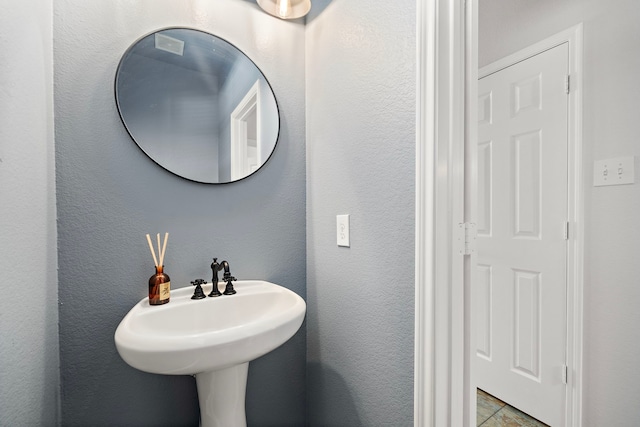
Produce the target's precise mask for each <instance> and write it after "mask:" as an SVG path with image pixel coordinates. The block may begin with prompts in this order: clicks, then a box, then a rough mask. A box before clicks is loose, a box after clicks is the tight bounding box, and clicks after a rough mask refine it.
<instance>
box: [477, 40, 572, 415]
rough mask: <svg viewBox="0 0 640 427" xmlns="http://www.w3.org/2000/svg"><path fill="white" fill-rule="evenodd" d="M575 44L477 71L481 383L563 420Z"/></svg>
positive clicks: (511, 400)
mask: <svg viewBox="0 0 640 427" xmlns="http://www.w3.org/2000/svg"><path fill="white" fill-rule="evenodd" d="M567 70H568V46H567V44H563V45H560V46H557V47H555V48H553V49H550V50H547V51H545V52H543V53H540V54H538V55H536V56H534V57H531V58H529V59H527V60H525V61H522V62H518V63H517V64H514V65H512V66H511V67H508V68H505V69H503V70H501V71H499V72H496V73H494V74H491V75H489V76H487V77H484V78H482V79H480V81H479V91H478V93H479V94H480V95H479V111H478V120H479V124H478V132H479V135H478V136H479V137H478V238H477V242H478V275H477V277H478V280H477V282H478V283H477V285H476V286H475V289H474V304H475V307H474V309H475V314H474V319H475V320H474V321H475V322H476V325H475V333H476V343H477V348H476V355H477V357H476V358H475V359H476V370H475V376H476V379H477V383H478V387H479V388H481V389H483V390H485V391H486V392H488V393H490V394H493V395H495V396H496V397H498V398H500V399H502V400H504V401H506V402H508V403H510V404H511V405H513V406H515V407H517V408H519V409H520V410H522V411H524V412H526V413H528V414H530V415H531V416H533V417H536V418H538V419H540V420H541V421H543V422H545V423H547V424H550V425H552V426H554V427H556V426H562V425H564V405H565V387H566V386H565V385H564V384H563V383H562V375H561V373H562V367H563V365H564V363H565V353H566V324H567V323H566V289H567V286H566V263H567V242H566V240H565V237H564V232H563V231H564V224H565V223H566V221H567V218H568V208H567V207H568V199H567V198H568V181H567V174H568V157H567V152H568V136H567V130H568V114H567V111H568V110H567V106H568V104H567V102H568V97H567V94H566V92H565V85H564V82H565V76H566V75H567V72H568V71H567Z"/></svg>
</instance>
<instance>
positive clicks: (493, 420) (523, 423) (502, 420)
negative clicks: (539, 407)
mask: <svg viewBox="0 0 640 427" xmlns="http://www.w3.org/2000/svg"><path fill="white" fill-rule="evenodd" d="M476 425H478V426H482V427H549V426H548V425H546V424H543V423H541V422H540V421H538V420H536V419H534V418H531V417H530V416H528V415H527V414H525V413H524V412H520V411H518V410H517V409H516V408H513V407H511V406H509V405H507V404H506V403H504V402H503V401H501V400H499V399H497V398H495V397H493V396H491V395H490V394H487V393H485V392H484V391H482V390H480V389H478V409H477V412H476Z"/></svg>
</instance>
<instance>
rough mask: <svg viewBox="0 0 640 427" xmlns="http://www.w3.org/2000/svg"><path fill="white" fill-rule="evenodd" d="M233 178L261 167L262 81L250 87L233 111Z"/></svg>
mask: <svg viewBox="0 0 640 427" xmlns="http://www.w3.org/2000/svg"><path fill="white" fill-rule="evenodd" d="M230 120H231V180H232V181H235V180H238V179H242V178H244V177H245V176H247V175H250V174H252V173H253V172H255V171H256V170H257V169H258V168H259V167H260V164H261V162H260V159H261V155H262V137H261V129H262V127H261V126H262V124H261V120H262V118H261V96H260V81H256V82H255V84H254V85H253V86H252V87H251V89H249V91H248V92H247V94H246V95H245V96H244V97H243V98H242V100H241V101H240V102H239V103H238V105H237V106H236V108H235V109H234V110H233V112H232V113H231V117H230Z"/></svg>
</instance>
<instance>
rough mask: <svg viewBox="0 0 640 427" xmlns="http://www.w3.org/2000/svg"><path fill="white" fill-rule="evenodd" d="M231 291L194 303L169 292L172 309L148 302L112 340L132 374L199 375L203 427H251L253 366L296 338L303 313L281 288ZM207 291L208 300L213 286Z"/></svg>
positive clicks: (240, 284)
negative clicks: (248, 405) (248, 402)
mask: <svg viewBox="0 0 640 427" xmlns="http://www.w3.org/2000/svg"><path fill="white" fill-rule="evenodd" d="M221 287H222V285H221ZM234 287H235V289H236V291H237V294H235V295H223V296H220V297H216V298H206V299H202V300H192V299H191V295H192V294H193V288H189V287H187V288H180V289H177V290H172V291H171V301H170V302H169V304H165V305H159V306H151V305H149V299H148V298H144V299H142V300H141V301H140V302H139V303H138V304H136V305H135V306H134V307H133V308H132V309H131V310H130V311H129V313H127V315H126V316H125V317H124V319H122V322H120V325H118V328H117V329H116V333H115V342H116V348H117V349H118V353H120V356H121V357H122V359H124V361H125V362H127V363H128V364H129V365H131V366H132V367H134V368H137V369H140V370H141V371H145V372H151V373H155V374H165V375H195V377H196V383H197V387H198V400H199V402H200V423H201V425H202V426H203V427H246V425H247V423H246V417H245V410H244V400H245V389H246V384H247V371H248V366H249V362H250V361H252V360H254V359H256V358H258V357H260V356H262V355H264V354H266V353H268V352H270V351H271V350H273V349H275V348H277V347H279V346H280V345H282V344H284V343H285V342H286V341H287V340H288V339H289V338H291V337H292V336H293V335H294V334H295V333H296V331H297V330H298V329H299V328H300V325H301V324H302V320H303V319H304V315H305V311H306V304H305V302H304V300H303V299H302V298H301V297H300V296H299V295H297V294H296V293H295V292H292V291H290V290H289V289H286V288H283V287H282V286H278V285H276V284H273V283H269V282H265V281H259V280H247V281H237V282H234ZM207 288H208V289H207ZM203 289H204V291H205V294H208V293H209V292H210V291H211V284H208V285H204V286H203Z"/></svg>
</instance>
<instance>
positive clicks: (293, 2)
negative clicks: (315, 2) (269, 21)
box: [256, 0, 311, 19]
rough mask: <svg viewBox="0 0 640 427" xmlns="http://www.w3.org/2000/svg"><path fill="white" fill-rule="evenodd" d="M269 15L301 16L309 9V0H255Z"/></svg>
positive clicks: (292, 17)
mask: <svg viewBox="0 0 640 427" xmlns="http://www.w3.org/2000/svg"><path fill="white" fill-rule="evenodd" d="M256 1H257V2H258V5H259V6H260V7H261V8H262V9H263V10H264V11H265V12H267V13H268V14H269V15H273V16H275V17H277V18H280V19H296V18H302V17H303V16H305V15H306V14H307V13H309V10H311V0H256Z"/></svg>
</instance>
